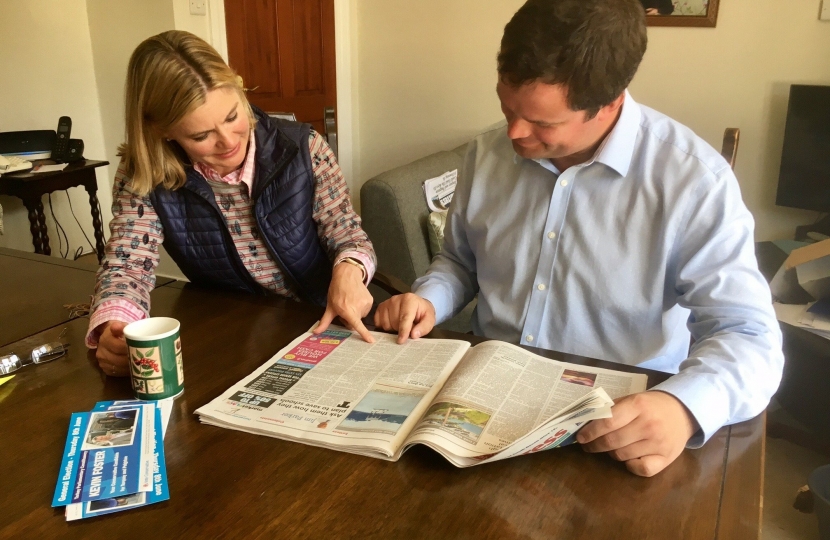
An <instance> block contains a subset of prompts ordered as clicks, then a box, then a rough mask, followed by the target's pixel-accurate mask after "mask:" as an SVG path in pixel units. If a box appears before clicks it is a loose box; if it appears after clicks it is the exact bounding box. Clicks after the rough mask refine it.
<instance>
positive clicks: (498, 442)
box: [408, 341, 647, 466]
mask: <svg viewBox="0 0 830 540" xmlns="http://www.w3.org/2000/svg"><path fill="white" fill-rule="evenodd" d="M646 381H647V377H646V376H645V375H634V374H628V373H622V372H617V371H611V370H606V369H601V368H593V367H588V366H582V365H575V364H567V363H564V362H557V361H555V360H550V359H547V358H543V357H541V356H538V355H535V354H533V353H530V352H528V351H526V350H524V349H521V348H520V347H517V346H515V345H510V344H508V343H504V342H499V341H488V342H484V343H482V344H480V345H477V346H476V347H474V348H472V349H471V350H470V351H469V352H468V353H467V355H466V356H465V358H464V360H463V361H462V362H461V363H460V364H459V365H458V367H457V368H456V370H455V372H454V373H453V374H452V376H451V377H450V378H449V379H448V380H447V382H446V384H445V385H444V387H443V389H442V390H441V392H439V393H438V395H437V397H436V398H435V400H434V401H433V402H432V403H431V404H430V406H429V408H428V410H427V412H426V414H425V415H424V417H423V418H422V420H421V422H420V423H419V424H418V425H417V427H416V428H415V430H414V432H413V435H412V436H411V437H410V440H409V441H408V443H410V444H411V443H415V442H423V443H425V444H428V445H429V446H431V447H433V448H435V449H436V450H438V451H440V452H441V453H442V454H444V456H445V457H448V459H451V456H457V457H460V458H469V459H473V460H490V459H492V456H494V455H495V454H497V453H498V452H501V451H502V450H505V449H506V448H507V447H509V446H511V445H513V444H514V443H515V442H517V441H520V440H521V441H523V442H527V440H528V439H527V438H528V437H529V438H530V439H531V440H532V441H531V443H529V450H533V448H534V447H535V446H539V445H541V447H540V448H539V449H538V450H536V451H539V450H541V449H547V448H552V447H555V446H560V445H562V444H563V443H565V442H570V441H567V440H566V439H567V438H568V437H569V436H572V435H573V433H574V432H575V431H576V430H577V429H578V428H579V427H580V426H581V425H583V424H584V423H586V422H587V421H589V420H593V419H596V418H603V417H610V416H611V405H612V404H613V399H616V398H619V397H623V396H625V395H628V394H632V393H636V392H642V391H644V390H645V388H646ZM554 421H555V422H554ZM557 422H558V423H559V424H557ZM564 427H567V429H565V430H564V431H562V429H563V428H564ZM540 428H541V429H540ZM553 428H556V429H553ZM557 433H558V435H557ZM534 437H535V439H534ZM551 437H553V439H551ZM525 446H528V445H525ZM514 450H515V449H514ZM527 450H528V449H527V448H523V449H522V451H527ZM509 453H510V455H516V454H517V451H511V452H509ZM505 457H509V456H505ZM451 460H452V459H451ZM458 461H459V462H456V464H461V465H462V466H464V465H469V464H472V463H473V462H472V461H469V460H464V459H461V460H458Z"/></svg>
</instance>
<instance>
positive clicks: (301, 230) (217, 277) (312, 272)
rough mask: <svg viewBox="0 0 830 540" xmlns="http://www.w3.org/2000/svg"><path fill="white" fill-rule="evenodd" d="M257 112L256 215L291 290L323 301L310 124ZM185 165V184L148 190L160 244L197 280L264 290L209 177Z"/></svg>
mask: <svg viewBox="0 0 830 540" xmlns="http://www.w3.org/2000/svg"><path fill="white" fill-rule="evenodd" d="M254 114H255V115H256V118H257V125H256V129H255V133H256V135H255V136H256V156H255V159H256V170H255V175H254V184H253V193H251V197H252V199H253V201H254V206H253V212H254V219H255V220H256V223H257V227H258V229H259V231H260V234H261V238H262V239H263V241H264V243H265V245H266V247H267V248H268V250H269V251H270V253H271V255H272V256H273V258H274V259H275V260H276V262H277V264H279V265H280V267H281V268H282V269H283V271H284V274H285V278H286V282H287V283H288V284H290V287H291V289H292V290H293V291H295V292H296V293H297V294H298V295H299V296H300V297H301V298H302V299H303V300H306V301H308V302H312V303H314V304H317V305H320V306H324V305H325V304H326V296H327V292H328V287H329V282H330V281H331V261H330V260H329V258H328V255H327V254H326V251H325V250H324V248H323V246H322V245H321V244H320V240H319V238H318V237H317V225H316V223H315V222H314V220H313V219H312V207H313V204H314V175H313V172H312V165H311V155H310V153H309V149H308V139H309V133H310V129H311V126H309V125H308V124H300V123H297V122H288V121H285V120H278V119H274V118H271V117H269V116H268V115H266V114H265V113H263V112H262V111H261V110H259V109H257V108H255V107H254ZM186 170H187V181H186V182H185V185H184V186H183V187H182V188H180V189H177V190H175V191H170V190H168V189H164V188H163V187H162V186H158V187H157V188H156V189H155V190H153V191H152V192H151V193H150V199H151V201H152V203H153V207H154V209H155V210H156V212H157V213H158V215H159V218H160V219H161V225H162V227H163V230H164V248H165V249H166V250H167V252H168V253H169V254H170V256H171V257H172V258H173V260H174V261H176V264H178V265H179V268H180V269H181V271H182V272H183V273H184V275H185V276H187V278H188V279H189V280H190V281H191V282H192V283H194V284H197V285H201V286H208V287H218V288H223V289H231V290H237V291H246V292H250V293H255V294H265V293H266V291H265V289H264V288H263V287H262V286H260V285H259V284H258V283H257V282H256V281H255V280H254V278H253V276H251V275H250V273H249V272H248V270H247V269H246V268H245V266H244V264H243V263H242V259H241V258H240V257H239V253H238V252H237V251H236V247H235V246H234V243H233V239H232V238H231V235H230V231H228V226H227V223H226V222H225V218H224V216H223V215H222V212H221V211H220V209H219V205H218V204H217V203H216V198H215V197H214V194H213V191H212V190H211V188H210V186H209V185H208V183H207V181H206V180H205V178H204V177H203V176H202V175H201V174H199V172H197V171H196V170H195V169H194V168H193V167H191V166H187V167H186Z"/></svg>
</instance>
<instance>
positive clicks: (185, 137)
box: [165, 88, 251, 176]
mask: <svg viewBox="0 0 830 540" xmlns="http://www.w3.org/2000/svg"><path fill="white" fill-rule="evenodd" d="M250 132H251V123H250V121H249V119H248V114H247V111H246V109H245V107H244V106H243V105H242V103H241V102H240V101H239V95H238V94H237V93H236V91H235V90H233V89H231V88H217V89H214V90H210V91H209V92H208V93H207V97H206V98H205V102H204V103H203V104H202V105H200V106H199V107H198V108H197V109H195V110H194V111H192V112H191V113H190V114H188V115H186V116H185V117H184V118H182V119H181V120H180V121H179V122H178V123H177V124H176V125H175V126H173V128H172V129H171V130H170V132H169V133H167V134H166V135H165V136H166V137H167V138H168V139H173V140H175V141H176V142H177V143H179V145H180V146H181V147H182V148H183V149H184V151H185V152H186V153H187V155H188V157H189V158H190V160H191V161H192V162H193V163H196V162H199V163H204V164H206V165H209V166H210V167H212V168H213V169H215V170H216V172H218V173H219V174H220V175H222V176H225V175H226V174H229V173H231V172H233V171H235V170H236V169H238V168H239V167H241V166H242V162H243V161H245V154H246V152H247V149H248V137H249V136H250Z"/></svg>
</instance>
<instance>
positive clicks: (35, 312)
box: [0, 248, 174, 346]
mask: <svg viewBox="0 0 830 540" xmlns="http://www.w3.org/2000/svg"><path fill="white" fill-rule="evenodd" d="M96 270H97V268H95V267H91V266H89V265H84V264H81V263H78V262H75V261H67V260H65V259H60V258H58V257H48V256H46V255H37V254H33V253H25V252H22V251H18V250H14V249H7V248H0V346H2V345H8V344H10V343H13V342H15V341H18V340H20V339H23V338H25V337H27V336H31V335H32V334H35V333H37V332H40V331H42V330H45V329H47V328H51V327H53V326H57V325H60V324H62V323H65V322H66V321H69V320H70V319H72V317H71V315H70V312H69V310H68V309H66V308H65V307H64V306H65V305H68V304H83V303H89V299H90V296H91V295H92V292H93V290H94V288H95V272H96ZM173 281H174V280H172V279H168V278H158V279H157V282H156V283H157V285H158V286H164V285H167V284H169V283H171V282H173Z"/></svg>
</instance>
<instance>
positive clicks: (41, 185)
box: [0, 159, 109, 263]
mask: <svg viewBox="0 0 830 540" xmlns="http://www.w3.org/2000/svg"><path fill="white" fill-rule="evenodd" d="M104 165H109V161H93V160H91V159H82V160H80V161H76V162H75V163H70V164H69V165H67V166H66V168H65V169H64V170H62V171H54V172H46V173H33V172H20V173H11V174H8V175H4V176H3V177H0V195H12V196H14V197H17V198H19V199H22V200H23V205H24V206H25V207H26V209H27V210H28V211H29V230H30V231H31V233H32V244H34V246H35V253H42V254H44V255H51V254H52V249H51V248H50V247H49V235H48V234H47V231H46V216H45V215H44V214H43V196H44V195H46V194H47V193H52V192H53V191H59V190H65V189H69V188H72V187H76V186H83V187H84V189H86V192H87V193H88V194H89V207H90V211H91V213H92V228H93V229H94V232H95V251H96V252H97V254H98V262H99V263H100V262H101V261H102V260H103V258H104V226H103V223H102V222H101V212H100V209H99V207H100V204H99V203H98V195H97V191H98V180H97V178H96V177H95V169H96V168H97V167H103V166H104Z"/></svg>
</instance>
